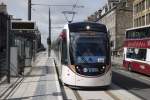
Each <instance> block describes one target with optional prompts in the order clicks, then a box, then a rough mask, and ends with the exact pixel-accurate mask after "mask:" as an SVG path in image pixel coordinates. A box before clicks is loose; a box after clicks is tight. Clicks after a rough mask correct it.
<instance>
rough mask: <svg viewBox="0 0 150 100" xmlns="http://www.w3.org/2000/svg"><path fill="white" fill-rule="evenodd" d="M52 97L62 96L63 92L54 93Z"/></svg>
mask: <svg viewBox="0 0 150 100" xmlns="http://www.w3.org/2000/svg"><path fill="white" fill-rule="evenodd" d="M52 95H53V96H62V93H61V92H53V93H52Z"/></svg>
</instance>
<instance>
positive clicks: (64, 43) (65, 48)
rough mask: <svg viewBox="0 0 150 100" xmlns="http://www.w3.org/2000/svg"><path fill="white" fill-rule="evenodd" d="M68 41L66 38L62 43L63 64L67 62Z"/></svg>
mask: <svg viewBox="0 0 150 100" xmlns="http://www.w3.org/2000/svg"><path fill="white" fill-rule="evenodd" d="M67 62H68V60H67V42H66V40H63V43H62V51H61V63H62V64H67Z"/></svg>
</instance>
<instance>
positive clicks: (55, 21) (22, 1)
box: [0, 0, 107, 45]
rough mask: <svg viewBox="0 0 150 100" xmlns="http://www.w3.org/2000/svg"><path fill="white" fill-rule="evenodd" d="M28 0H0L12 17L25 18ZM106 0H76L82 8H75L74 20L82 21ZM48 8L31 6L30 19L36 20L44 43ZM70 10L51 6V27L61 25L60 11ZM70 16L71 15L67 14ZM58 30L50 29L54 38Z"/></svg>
mask: <svg viewBox="0 0 150 100" xmlns="http://www.w3.org/2000/svg"><path fill="white" fill-rule="evenodd" d="M27 1H28V0H0V3H1V2H4V3H6V4H7V9H8V13H9V14H10V15H13V16H14V18H22V19H23V20H27V16H28V15H27V8H28V6H27V4H28V2H27ZM76 2H77V0H32V3H33V4H37V3H38V4H49V5H73V4H75V3H76ZM106 2H107V0H78V5H83V6H84V8H75V9H74V10H75V12H77V14H76V15H75V18H74V21H75V22H76V21H83V20H85V19H87V16H89V15H91V14H93V13H94V12H95V11H97V10H98V9H100V8H101V7H102V6H104V5H105V3H106ZM48 10H49V7H44V6H36V5H33V6H32V20H33V21H36V22H37V26H38V27H39V29H40V31H41V34H42V42H43V43H44V44H45V45H46V38H47V37H48ZM69 10H72V7H51V19H52V27H63V25H64V24H66V20H65V17H64V15H63V14H62V11H69ZM68 17H69V18H70V17H71V16H70V15H68ZM59 32H60V29H52V34H53V37H54V38H55V37H56V36H57V34H58V33H59Z"/></svg>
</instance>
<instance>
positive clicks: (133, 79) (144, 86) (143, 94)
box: [112, 65, 150, 100]
mask: <svg viewBox="0 0 150 100" xmlns="http://www.w3.org/2000/svg"><path fill="white" fill-rule="evenodd" d="M118 68H119V67H118V65H115V66H113V74H112V82H113V83H114V84H116V85H118V86H120V87H121V88H124V89H126V90H128V91H129V92H131V93H133V94H134V95H136V96H138V97H140V98H141V99H143V100H150V77H147V76H143V75H141V74H138V73H135V72H128V71H124V70H122V69H118Z"/></svg>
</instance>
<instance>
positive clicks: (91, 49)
mask: <svg viewBox="0 0 150 100" xmlns="http://www.w3.org/2000/svg"><path fill="white" fill-rule="evenodd" d="M71 47H72V55H73V60H74V63H75V64H81V63H105V61H106V52H107V50H106V49H107V43H106V40H105V38H104V37H92V38H91V37H76V39H75V40H74V42H73V44H72V45H71Z"/></svg>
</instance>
